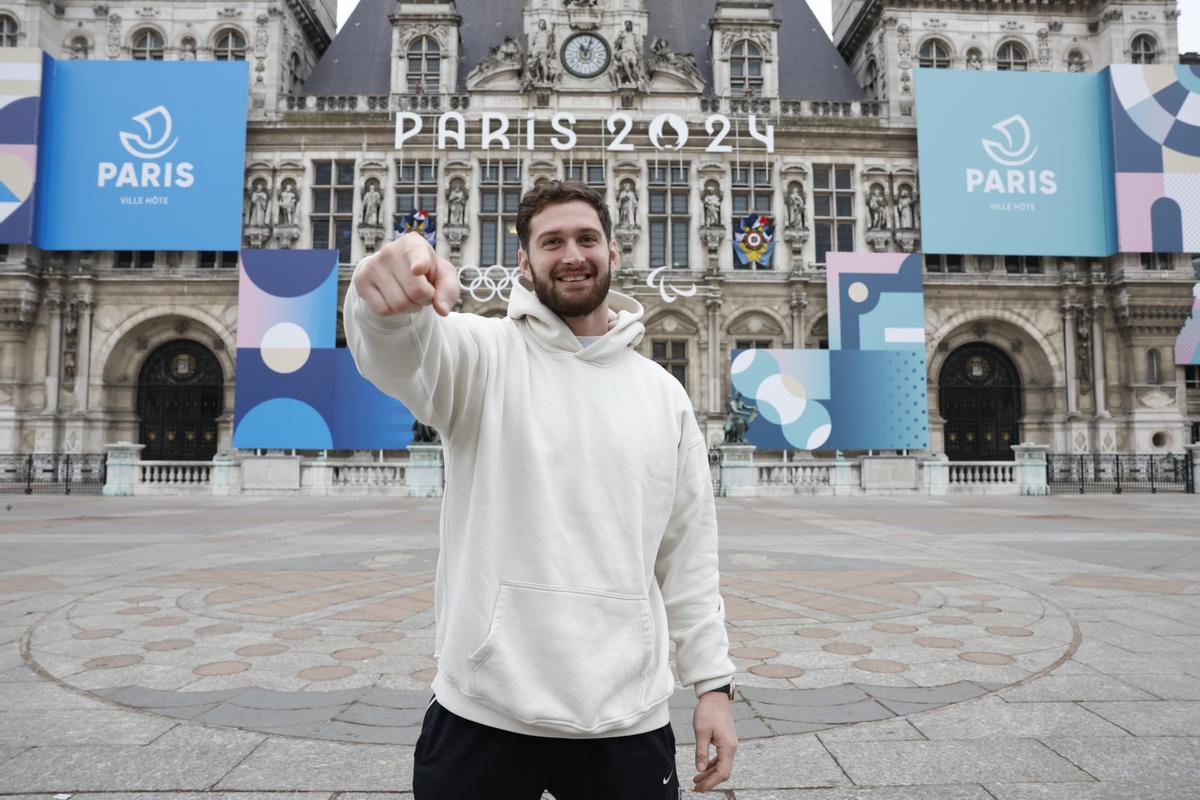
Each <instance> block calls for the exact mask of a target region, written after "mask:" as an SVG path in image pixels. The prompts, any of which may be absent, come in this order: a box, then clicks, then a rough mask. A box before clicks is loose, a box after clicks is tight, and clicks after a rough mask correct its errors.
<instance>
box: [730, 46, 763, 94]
mask: <svg viewBox="0 0 1200 800" xmlns="http://www.w3.org/2000/svg"><path fill="white" fill-rule="evenodd" d="M762 91H763V57H762V50H759V49H758V45H756V44H754V42H751V41H749V40H748V39H743V40H741V41H740V42H738V43H737V44H735V45H734V46H733V50H732V51H731V52H730V54H729V93H730V95H731V96H734V97H737V96H745V97H749V96H752V95H760V94H762Z"/></svg>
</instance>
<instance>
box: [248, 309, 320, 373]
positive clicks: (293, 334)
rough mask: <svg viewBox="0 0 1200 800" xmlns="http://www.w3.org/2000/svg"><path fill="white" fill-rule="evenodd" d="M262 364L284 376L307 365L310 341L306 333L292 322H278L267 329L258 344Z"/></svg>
mask: <svg viewBox="0 0 1200 800" xmlns="http://www.w3.org/2000/svg"><path fill="white" fill-rule="evenodd" d="M259 352H260V353H261V355H262V360H263V363H264V364H266V365H267V366H268V367H269V368H270V369H272V370H273V371H275V372H278V373H280V374H283V375H286V374H288V373H290V372H295V371H296V370H298V369H300V368H301V367H303V366H304V365H305V364H306V363H308V356H309V354H310V353H312V341H311V340H310V339H309V338H308V332H307V331H305V330H304V328H301V327H300V326H299V325H297V324H296V323H294V322H280V323H278V324H276V325H272V326H271V327H270V328H267V332H266V333H264V334H263V337H262V342H261V343H260V344H259Z"/></svg>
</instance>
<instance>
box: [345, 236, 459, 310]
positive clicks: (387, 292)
mask: <svg viewBox="0 0 1200 800" xmlns="http://www.w3.org/2000/svg"><path fill="white" fill-rule="evenodd" d="M351 281H352V282H353V284H354V289H355V291H357V292H358V296H359V297H361V298H362V299H363V302H364V303H366V304H367V308H369V309H371V311H373V312H374V313H376V314H378V315H379V316H381V317H389V316H391V315H393V314H412V313H415V312H417V311H420V310H421V309H422V308H423V307H424V306H429V305H432V306H433V310H434V311H436V312H437V313H439V314H441V315H442V316H443V317H444V316H446V315H447V314H449V313H450V309H451V308H453V307H454V304H455V303H457V302H458V273H457V272H456V271H455V269H454V265H453V264H451V263H450V262H449V261H447V260H446V259H444V258H439V257H438V254H437V253H436V252H434V249H433V248H432V247H430V246H429V242H427V241H425V238H424V237H423V236H421V234H419V233H417V232H416V231H409V232H408V233H406V234H404V235H403V236H401V237H400V238H398V239H396V240H395V241H394V242H389V243H388V244H386V245H384V246H383V247H382V248H380V250H379V252H378V253H376V254H375V255H373V256H371V257H370V258H368V259H367V260H366V261H364V262H363V263H362V264H360V265H359V267H358V269H356V270H355V271H354V277H353V278H352V279H351Z"/></svg>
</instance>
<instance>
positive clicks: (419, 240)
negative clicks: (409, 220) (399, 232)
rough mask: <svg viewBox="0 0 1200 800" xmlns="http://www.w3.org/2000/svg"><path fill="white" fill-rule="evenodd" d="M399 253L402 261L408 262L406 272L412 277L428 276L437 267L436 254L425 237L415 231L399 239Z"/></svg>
mask: <svg viewBox="0 0 1200 800" xmlns="http://www.w3.org/2000/svg"><path fill="white" fill-rule="evenodd" d="M399 241H400V242H401V251H402V252H403V253H404V260H405V261H407V262H408V271H409V272H410V273H412V274H413V275H428V274H430V273H431V272H433V270H434V267H435V266H436V265H437V253H435V252H434V250H433V247H432V246H431V245H430V244H429V242H427V241H425V237H424V236H422V235H421V234H419V233H417V232H416V231H409V232H408V233H406V234H404V235H403V236H401V237H400V239H399Z"/></svg>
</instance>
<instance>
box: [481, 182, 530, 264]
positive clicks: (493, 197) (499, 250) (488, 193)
mask: <svg viewBox="0 0 1200 800" xmlns="http://www.w3.org/2000/svg"><path fill="white" fill-rule="evenodd" d="M479 173H480V178H479V183H480V189H479V263H480V264H481V265H482V266H485V267H490V266H491V265H493V264H502V265H504V266H506V267H515V266H516V265H517V248H518V247H519V246H520V244H521V243H520V240H519V239H517V208H518V207H519V206H520V205H521V163H520V162H519V161H493V162H492V163H490V164H485V165H483V166H481V167H480V170H479Z"/></svg>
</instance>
